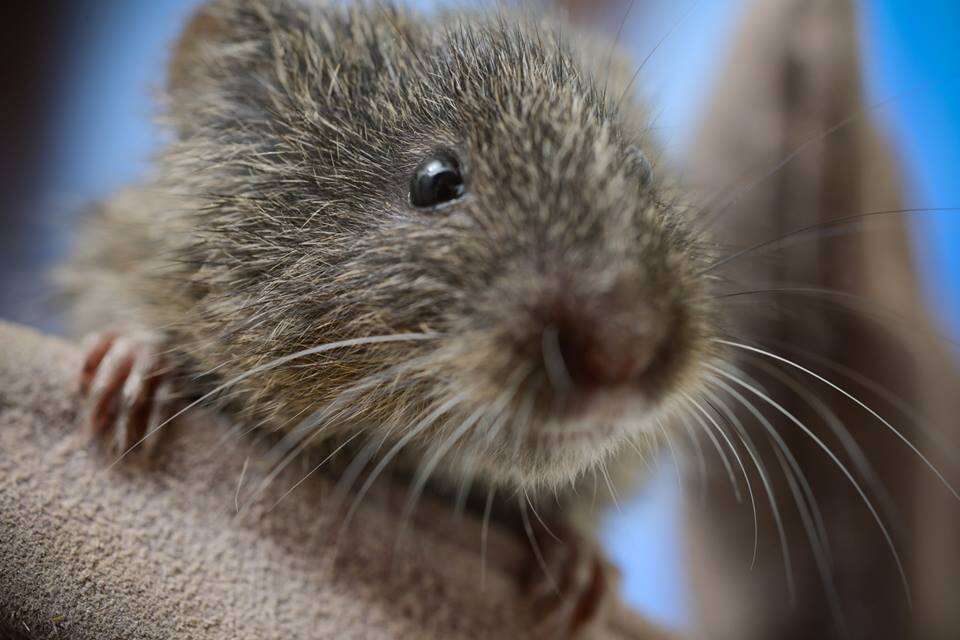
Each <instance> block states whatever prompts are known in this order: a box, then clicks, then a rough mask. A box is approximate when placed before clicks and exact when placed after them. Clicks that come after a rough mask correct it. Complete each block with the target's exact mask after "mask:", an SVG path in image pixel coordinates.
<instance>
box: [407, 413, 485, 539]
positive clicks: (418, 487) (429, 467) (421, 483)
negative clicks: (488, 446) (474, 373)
mask: <svg viewBox="0 0 960 640" xmlns="http://www.w3.org/2000/svg"><path fill="white" fill-rule="evenodd" d="M485 412H486V409H485V408H484V407H481V408H479V409H477V410H476V411H474V412H473V413H472V414H470V416H469V417H468V418H467V419H466V420H464V421H463V423H462V424H461V425H460V426H459V427H457V429H455V430H454V431H453V433H451V434H450V436H449V437H447V439H446V440H444V441H443V442H442V443H440V444H439V445H438V446H437V447H436V451H435V452H434V454H433V455H432V456H431V457H430V459H429V460H427V462H426V463H425V464H423V465H421V466H420V468H419V469H418V470H417V475H416V477H415V478H414V480H413V484H412V485H411V487H410V490H409V491H408V497H407V503H406V505H405V506H404V508H403V513H402V514H401V516H400V529H399V532H400V533H399V535H398V536H397V539H398V540H399V539H400V538H401V537H402V536H403V534H404V532H405V530H406V527H407V524H408V522H409V520H410V518H411V516H412V515H413V510H414V507H415V506H416V503H417V501H418V500H419V499H420V494H422V493H423V490H424V488H425V487H426V485H427V481H428V480H429V478H430V475H431V474H432V473H433V471H434V470H435V469H436V467H437V465H438V464H440V460H441V459H442V458H443V456H444V455H445V454H446V453H447V452H448V451H450V449H451V448H452V447H453V445H454V444H456V443H457V441H459V440H460V438H462V437H463V436H464V434H466V433H467V431H469V430H470V429H471V428H472V427H473V425H475V424H476V423H477V421H478V420H480V418H481V417H482V416H483V414H484V413H485Z"/></svg>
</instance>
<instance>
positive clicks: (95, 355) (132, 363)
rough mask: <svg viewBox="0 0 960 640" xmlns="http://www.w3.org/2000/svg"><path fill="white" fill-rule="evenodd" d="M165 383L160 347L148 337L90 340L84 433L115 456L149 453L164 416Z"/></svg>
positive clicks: (84, 373) (83, 383) (83, 390)
mask: <svg viewBox="0 0 960 640" xmlns="http://www.w3.org/2000/svg"><path fill="white" fill-rule="evenodd" d="M168 378H169V372H168V371H167V369H166V367H165V362H164V358H163V357H162V355H161V352H160V342H159V341H158V340H157V339H155V338H153V337H152V336H149V335H142V334H140V335H134V334H122V333H103V334H99V335H97V336H94V337H92V338H91V339H89V340H88V341H87V343H86V348H85V350H84V359H83V366H82V369H81V371H80V394H81V396H82V397H83V402H84V411H83V421H84V428H85V429H86V430H87V432H88V433H89V434H90V435H91V436H92V437H94V438H95V439H96V440H98V441H100V442H102V443H103V444H105V445H106V446H107V447H108V449H109V450H110V451H111V452H112V453H114V454H118V455H123V456H125V455H126V454H127V453H133V452H137V453H138V454H143V453H145V452H148V451H149V450H150V448H151V447H149V446H147V445H148V443H152V442H154V441H155V440H156V438H155V437H154V434H153V432H154V431H156V430H157V429H158V428H159V427H160V425H161V423H162V422H163V420H164V417H165V416H166V415H167V407H168V405H169V396H170V393H169V384H168Z"/></svg>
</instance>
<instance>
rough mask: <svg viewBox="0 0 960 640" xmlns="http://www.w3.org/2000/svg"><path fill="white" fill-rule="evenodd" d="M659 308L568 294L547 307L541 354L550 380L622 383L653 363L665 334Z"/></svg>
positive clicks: (584, 386)
mask: <svg viewBox="0 0 960 640" xmlns="http://www.w3.org/2000/svg"><path fill="white" fill-rule="evenodd" d="M662 316H663V313H662V312H660V311H658V310H657V309H655V308H654V307H652V306H650V305H647V304H643V303H642V302H638V301H634V300H614V301H611V300H605V299H592V300H568V301H566V302H564V303H560V304H555V305H553V307H552V308H549V309H548V310H546V312H545V313H544V314H543V315H542V316H541V318H540V322H539V323H538V324H539V325H540V326H541V327H542V333H541V349H540V352H541V355H542V357H543V365H544V368H545V369H546V372H547V375H548V377H549V378H550V380H551V381H552V382H553V383H554V386H560V387H562V386H564V385H572V386H575V387H577V388H580V389H595V388H609V387H622V386H627V385H630V384H631V383H634V382H637V381H639V380H640V379H641V378H642V377H643V376H644V375H645V374H646V373H647V372H648V371H649V369H650V368H651V366H653V365H654V361H655V359H656V358H657V355H658V354H659V352H660V350H661V348H662V344H663V340H664V334H665V322H664V319H663V317H662Z"/></svg>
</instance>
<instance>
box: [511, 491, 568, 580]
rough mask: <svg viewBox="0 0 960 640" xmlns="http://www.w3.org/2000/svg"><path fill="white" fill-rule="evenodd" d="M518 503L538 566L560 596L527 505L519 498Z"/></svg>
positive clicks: (524, 528)
mask: <svg viewBox="0 0 960 640" xmlns="http://www.w3.org/2000/svg"><path fill="white" fill-rule="evenodd" d="M517 501H518V502H519V503H520V519H521V520H522V522H523V530H524V532H526V534H527V539H528V540H529V541H530V547H531V548H532V549H533V555H534V557H535V558H536V560H537V564H539V565H540V569H541V570H542V571H543V575H545V576H546V577H547V582H549V583H550V588H551V589H552V590H553V591H554V592H555V593H556V594H558V595H559V594H560V587H559V586H558V585H557V581H556V580H555V579H554V577H553V574H551V573H550V570H549V569H548V568H547V561H546V559H545V558H544V557H543V551H541V549H540V545H539V544H537V538H536V536H535V535H534V533H533V526H532V525H531V524H530V515H529V514H528V513H527V503H526V502H525V501H524V500H522V499H520V498H519V497H518V499H517Z"/></svg>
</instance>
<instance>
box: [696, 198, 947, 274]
mask: <svg viewBox="0 0 960 640" xmlns="http://www.w3.org/2000/svg"><path fill="white" fill-rule="evenodd" d="M957 211H960V207H923V208H912V209H887V210H883V211H869V212H867V213H860V214H856V215H849V216H843V217H841V218H834V219H832V220H824V221H822V222H816V223H813V224H809V225H806V226H804V227H800V228H798V229H794V230H792V231H788V232H786V233H784V234H783V235H780V236H778V237H776V238H771V239H770V240H764V241H762V242H758V243H757V244H755V245H752V246H749V247H747V248H746V249H741V250H739V251H736V252H734V253H732V254H730V255H729V256H726V257H724V258H720V259H719V260H716V261H715V262H713V263H712V264H710V265H709V266H707V267H705V268H704V269H703V270H702V271H700V272H698V273H697V274H696V275H697V276H698V277H699V276H703V275H705V274H707V273H710V272H711V271H714V270H715V269H719V268H720V267H722V266H724V265H726V264H729V263H731V262H733V261H734V260H737V259H739V258H741V257H743V256H745V255H748V254H751V253H754V252H756V251H760V250H762V249H765V248H767V247H772V246H775V245H777V244H779V243H781V242H783V241H784V240H787V239H788V238H793V237H795V236H799V235H802V234H805V233H810V232H811V231H820V230H823V229H829V228H832V227H837V226H841V225H845V224H850V223H852V222H858V221H860V220H865V219H868V218H873V217H877V216H891V215H911V214H917V213H947V212H957Z"/></svg>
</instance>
